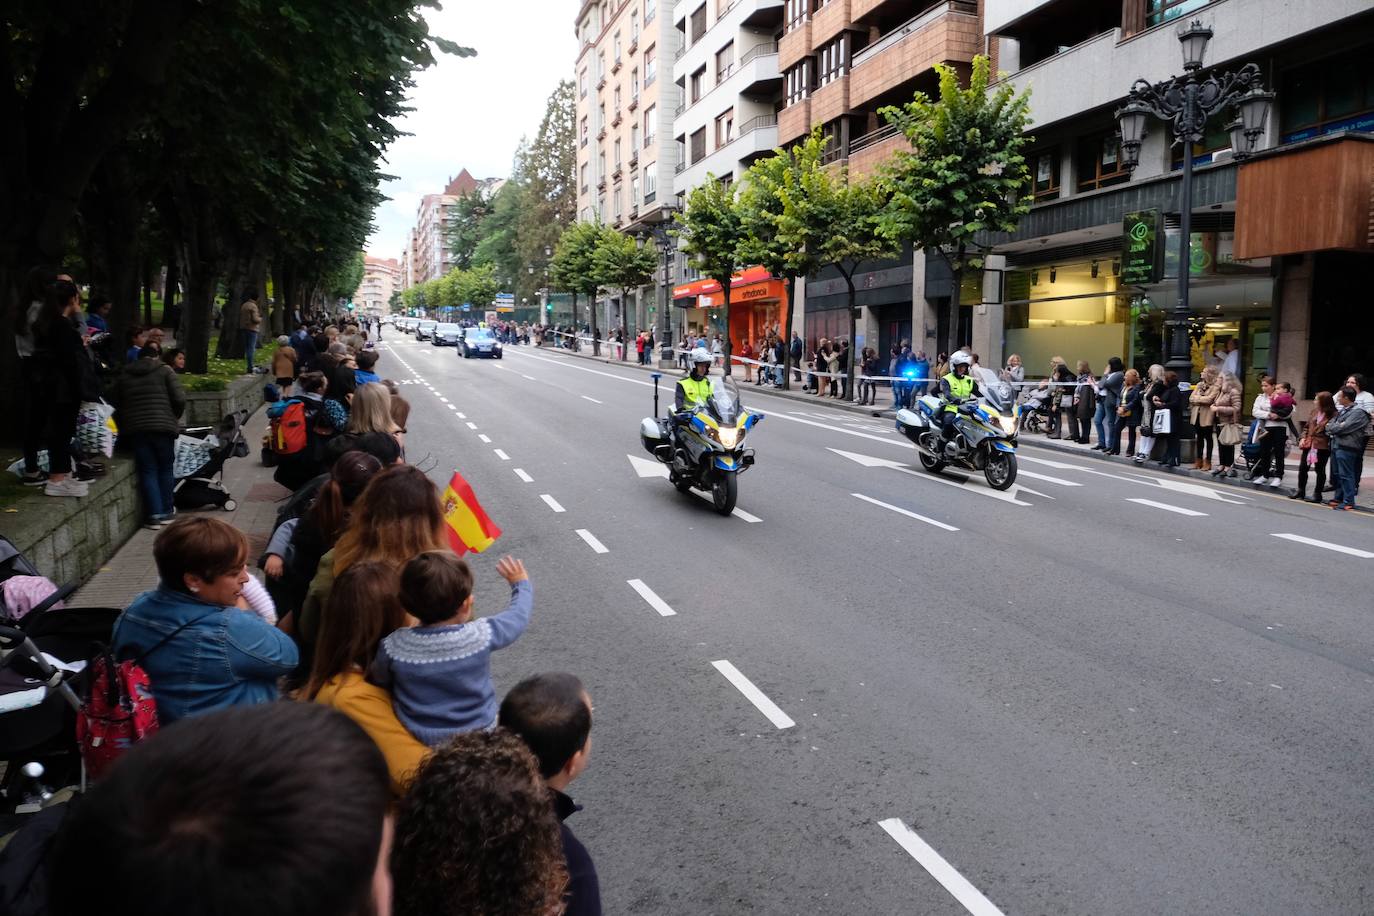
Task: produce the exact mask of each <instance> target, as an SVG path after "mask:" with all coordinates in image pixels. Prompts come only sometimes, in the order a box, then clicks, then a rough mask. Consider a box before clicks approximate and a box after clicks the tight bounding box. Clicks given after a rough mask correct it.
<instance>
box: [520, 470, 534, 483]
mask: <svg viewBox="0 0 1374 916" xmlns="http://www.w3.org/2000/svg"><path fill="white" fill-rule="evenodd" d="M515 476H516V477H519V478H520V479H521V480H523V481H524V482H525V483H534V478H533V477H531V476H530V475H528V474H526V473H525V469H524V468H516V469H515Z"/></svg>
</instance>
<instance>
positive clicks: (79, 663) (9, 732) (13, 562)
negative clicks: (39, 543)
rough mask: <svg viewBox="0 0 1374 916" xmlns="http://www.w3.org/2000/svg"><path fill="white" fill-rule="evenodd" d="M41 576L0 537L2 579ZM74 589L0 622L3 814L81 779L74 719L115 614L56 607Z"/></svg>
mask: <svg viewBox="0 0 1374 916" xmlns="http://www.w3.org/2000/svg"><path fill="white" fill-rule="evenodd" d="M38 574H39V573H38V571H37V570H36V569H34V567H33V565H32V564H31V563H29V561H28V560H26V559H25V558H24V556H23V555H22V554H20V553H19V551H18V550H16V549H15V547H14V545H13V544H12V543H10V541H8V540H6V539H5V538H0V580H4V579H8V578H10V577H11V576H36V575H38ZM75 590H76V586H75V585H74V584H73V585H67V586H65V587H63V588H59V589H57V590H56V591H55V592H53V594H51V595H49V596H48V598H47V599H46V600H44V601H43V602H42V603H40V604H38V605H36V606H35V607H34V608H33V609H32V610H31V611H30V612H29V613H28V614H27V615H25V616H24V617H23V619H22V620H19V621H17V622H15V621H12V620H11V618H10V616H9V614H8V612H6V613H5V614H4V623H3V624H0V760H2V761H4V762H5V775H4V777H3V778H0V795H3V797H4V799H5V806H4V808H5V816H7V815H9V814H10V813H11V812H12V813H13V814H16V815H23V814H31V813H33V812H34V811H36V810H38V806H39V804H40V803H41V802H42V801H43V800H45V799H46V798H47V797H48V796H49V795H50V794H51V792H50V790H49V789H48V788H47V786H55V787H61V786H66V785H72V784H77V783H79V782H81V781H82V768H81V754H80V750H79V748H78V747H77V743H76V713H77V711H78V710H79V709H80V708H81V700H80V695H81V694H82V693H83V692H84V690H85V686H86V685H85V668H86V662H87V660H88V659H89V658H91V657H92V656H93V655H95V653H96V651H97V650H98V649H99V647H100V646H102V645H105V644H108V643H109V641H110V635H111V632H112V631H113V629H114V622H115V619H116V618H117V617H118V616H119V613H120V611H119V609H118V608H55V607H54V605H56V604H58V603H60V602H61V601H63V600H64V599H66V598H67V597H69V596H70V595H71V594H72V592H74V591H75ZM4 820H7V817H3V818H0V823H4ZM4 826H6V827H8V826H10V824H8V823H4Z"/></svg>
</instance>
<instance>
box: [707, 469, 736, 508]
mask: <svg viewBox="0 0 1374 916" xmlns="http://www.w3.org/2000/svg"><path fill="white" fill-rule="evenodd" d="M738 497H739V479H738V478H737V477H736V476H735V475H734V474H717V475H716V478H715V480H713V481H711V504H712V505H714V506H715V507H716V511H717V512H719V513H720V514H721V515H729V514H730V513H731V512H734V511H735V500H736V499H737V498H738Z"/></svg>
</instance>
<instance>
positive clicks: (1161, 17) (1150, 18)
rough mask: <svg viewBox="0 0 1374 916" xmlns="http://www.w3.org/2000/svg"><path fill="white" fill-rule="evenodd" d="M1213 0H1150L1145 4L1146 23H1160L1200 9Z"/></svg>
mask: <svg viewBox="0 0 1374 916" xmlns="http://www.w3.org/2000/svg"><path fill="white" fill-rule="evenodd" d="M1211 2H1212V0H1148V2H1147V3H1146V6H1145V25H1146V27H1147V28H1148V27H1149V26H1153V25H1159V24H1160V23H1161V22H1168V21H1169V20H1171V19H1177V18H1178V17H1180V16H1183V15H1186V14H1188V13H1191V12H1192V11H1193V10H1200V9H1202V8H1203V7H1204V6H1206V5H1207V4H1209V3H1211Z"/></svg>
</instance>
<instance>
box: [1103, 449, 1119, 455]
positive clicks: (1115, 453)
mask: <svg viewBox="0 0 1374 916" xmlns="http://www.w3.org/2000/svg"><path fill="white" fill-rule="evenodd" d="M1102 454H1104V455H1120V454H1121V453H1120V452H1116V451H1112V450H1111V449H1107V450H1105V451H1104V452H1103V453H1102Z"/></svg>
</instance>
